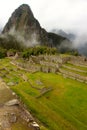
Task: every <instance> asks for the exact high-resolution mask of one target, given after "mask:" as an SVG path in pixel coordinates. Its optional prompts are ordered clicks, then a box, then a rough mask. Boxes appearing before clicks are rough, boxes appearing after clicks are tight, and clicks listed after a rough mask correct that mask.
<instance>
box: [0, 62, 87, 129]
mask: <svg viewBox="0 0 87 130" xmlns="http://www.w3.org/2000/svg"><path fill="white" fill-rule="evenodd" d="M1 63H2V64H3V66H6V65H8V66H9V67H8V68H10V67H11V68H12V71H10V72H9V74H8V75H9V76H10V77H11V78H7V77H4V78H3V79H4V81H5V82H6V83H8V82H11V81H12V82H18V84H16V85H14V86H11V89H12V90H13V91H15V92H16V93H17V95H18V96H19V97H20V99H21V100H22V101H23V102H24V103H25V104H26V106H27V108H28V109H29V110H30V112H31V113H32V114H33V115H34V116H35V117H36V118H37V119H39V120H40V122H41V123H42V124H43V125H44V127H43V126H42V125H41V130H87V114H86V113H87V84H85V83H80V82H78V81H76V80H72V79H68V78H66V79H65V78H63V77H62V76H61V75H56V74H52V73H49V74H46V73H42V72H37V73H28V72H25V71H21V70H18V71H16V72H15V71H14V70H15V68H16V67H15V66H13V65H11V64H10V63H9V60H2V62H1ZM0 68H1V65H0ZM16 69H17V68H16ZM23 73H24V74H25V75H26V76H27V78H28V79H29V81H28V82H25V81H24V80H23V79H22V77H21V76H19V74H23ZM31 84H32V86H35V87H36V88H34V87H32V86H31ZM49 87H51V88H52V91H49V92H47V93H45V94H44V95H42V96H40V97H39V98H37V97H38V95H40V94H41V90H43V88H49ZM37 88H38V89H37Z"/></svg>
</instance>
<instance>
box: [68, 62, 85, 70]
mask: <svg viewBox="0 0 87 130" xmlns="http://www.w3.org/2000/svg"><path fill="white" fill-rule="evenodd" d="M65 65H66V66H69V67H72V68H76V69H80V70H84V71H87V67H81V66H76V65H73V64H71V63H66V64H65Z"/></svg>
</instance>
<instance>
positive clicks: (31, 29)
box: [2, 4, 67, 47]
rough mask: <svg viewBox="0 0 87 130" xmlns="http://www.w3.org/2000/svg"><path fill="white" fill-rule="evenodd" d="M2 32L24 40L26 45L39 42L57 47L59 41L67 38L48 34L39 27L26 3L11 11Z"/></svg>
mask: <svg viewBox="0 0 87 130" xmlns="http://www.w3.org/2000/svg"><path fill="white" fill-rule="evenodd" d="M2 33H3V34H10V35H12V36H15V35H16V38H18V39H21V40H22V41H23V42H25V40H26V42H25V43H26V44H25V45H26V46H31V45H36V44H40V45H46V46H50V47H58V45H60V42H62V41H64V40H67V39H66V38H64V37H62V36H58V35H56V34H55V35H56V36H54V34H53V33H51V34H50V33H48V32H46V30H45V29H43V28H41V26H40V24H39V22H38V21H37V19H35V17H34V15H33V13H32V11H31V9H30V7H29V6H28V5H26V4H23V5H21V6H20V7H19V8H17V9H16V10H15V11H14V12H13V13H12V16H11V17H10V18H9V20H8V22H7V24H6V26H5V27H4V29H3V31H2ZM27 41H28V42H27Z"/></svg>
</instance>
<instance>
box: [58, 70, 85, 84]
mask: <svg viewBox="0 0 87 130" xmlns="http://www.w3.org/2000/svg"><path fill="white" fill-rule="evenodd" d="M59 71H60V72H61V73H62V74H65V75H67V76H68V77H74V79H76V80H79V81H80V80H81V81H83V82H87V77H85V76H81V75H79V74H75V73H73V72H69V71H66V70H62V69H59Z"/></svg>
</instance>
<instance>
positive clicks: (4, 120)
mask: <svg viewBox="0 0 87 130" xmlns="http://www.w3.org/2000/svg"><path fill="white" fill-rule="evenodd" d="M29 116H30V117H29ZM30 119H32V120H33V118H32V117H31V115H30V114H29V113H28V114H26V112H25V109H24V108H23V107H22V105H21V104H20V103H19V101H18V99H17V97H16V95H15V94H14V93H13V92H12V91H11V90H10V89H9V88H8V87H7V85H6V84H5V83H4V82H3V80H2V79H1V78H0V130H31V129H30V128H29V126H28V123H29V120H30Z"/></svg>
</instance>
